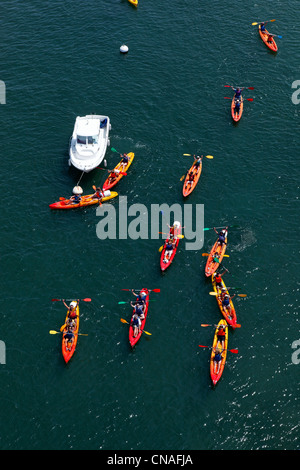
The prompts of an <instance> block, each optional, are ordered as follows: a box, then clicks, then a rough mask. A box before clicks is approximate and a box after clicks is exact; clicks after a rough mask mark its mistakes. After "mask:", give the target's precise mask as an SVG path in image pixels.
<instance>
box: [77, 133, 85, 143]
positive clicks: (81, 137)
mask: <svg viewBox="0 0 300 470" xmlns="http://www.w3.org/2000/svg"><path fill="white" fill-rule="evenodd" d="M77 144H86V137H85V136H81V135H78V136H77Z"/></svg>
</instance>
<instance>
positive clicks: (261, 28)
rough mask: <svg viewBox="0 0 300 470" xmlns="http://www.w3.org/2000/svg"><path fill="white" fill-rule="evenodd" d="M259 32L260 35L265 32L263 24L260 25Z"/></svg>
mask: <svg viewBox="0 0 300 470" xmlns="http://www.w3.org/2000/svg"><path fill="white" fill-rule="evenodd" d="M260 30H261V32H262V33H264V32H265V31H266V27H265V23H260Z"/></svg>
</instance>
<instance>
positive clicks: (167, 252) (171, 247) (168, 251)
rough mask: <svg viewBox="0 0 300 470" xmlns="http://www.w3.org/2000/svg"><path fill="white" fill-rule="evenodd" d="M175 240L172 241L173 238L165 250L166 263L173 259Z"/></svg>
mask: <svg viewBox="0 0 300 470" xmlns="http://www.w3.org/2000/svg"><path fill="white" fill-rule="evenodd" d="M174 244H175V240H173V241H172V239H171V238H169V240H168V241H167V244H166V248H165V256H164V263H167V262H168V261H169V259H170V258H171V255H172V251H173V250H174Z"/></svg>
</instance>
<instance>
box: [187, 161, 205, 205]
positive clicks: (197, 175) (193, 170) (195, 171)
mask: <svg viewBox="0 0 300 470" xmlns="http://www.w3.org/2000/svg"><path fill="white" fill-rule="evenodd" d="M201 171H202V161H201V163H200V165H199V166H198V167H197V166H196V162H195V163H194V164H193V165H192V166H191V168H190V169H189V171H188V174H187V175H186V177H185V180H184V183H183V188H182V194H183V196H184V197H186V196H188V195H189V194H191V192H192V191H193V190H194V189H195V187H196V186H197V183H198V181H199V178H200V175H201ZM191 173H192V174H193V175H194V180H193V181H192V182H189V178H190V174H191Z"/></svg>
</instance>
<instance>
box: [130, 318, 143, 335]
mask: <svg viewBox="0 0 300 470" xmlns="http://www.w3.org/2000/svg"><path fill="white" fill-rule="evenodd" d="M141 325H142V322H141V320H140V317H139V316H138V314H137V313H135V314H134V315H133V317H132V320H131V326H132V328H133V336H134V337H136V336H137V335H138V334H139V333H140V331H141Z"/></svg>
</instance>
